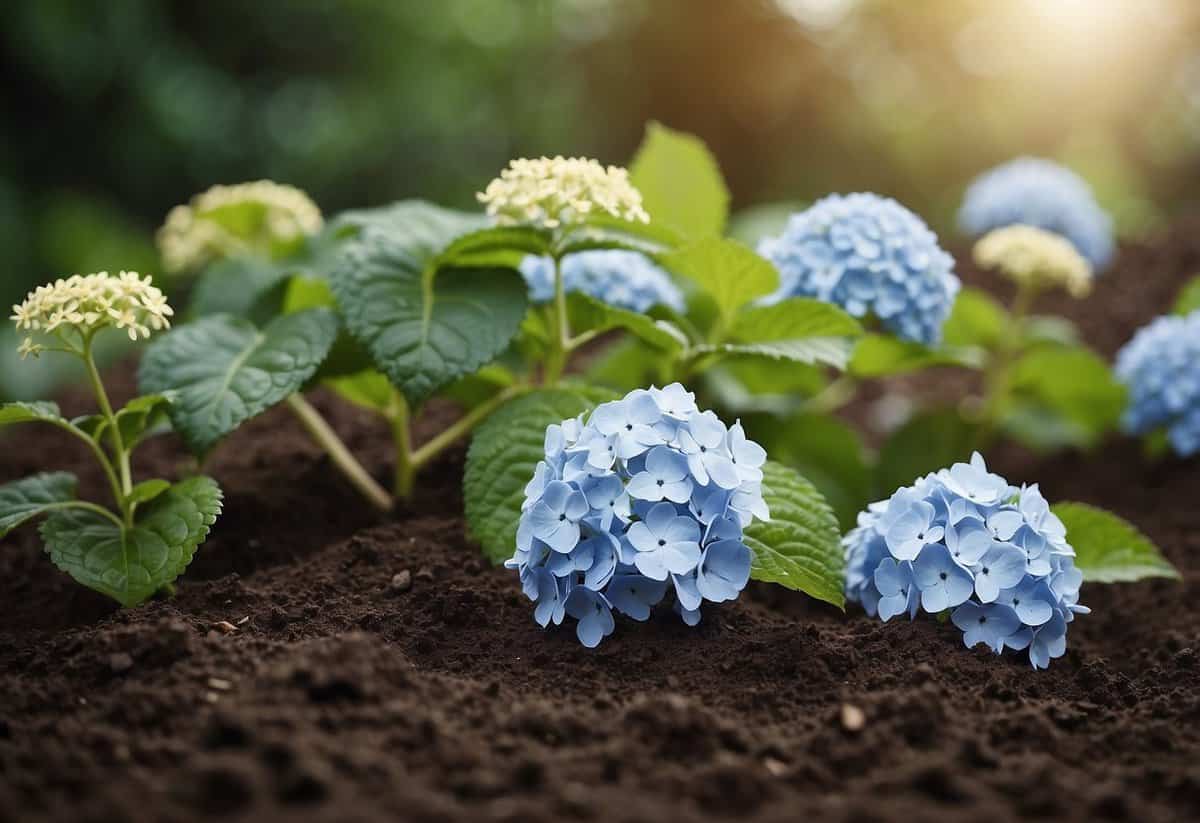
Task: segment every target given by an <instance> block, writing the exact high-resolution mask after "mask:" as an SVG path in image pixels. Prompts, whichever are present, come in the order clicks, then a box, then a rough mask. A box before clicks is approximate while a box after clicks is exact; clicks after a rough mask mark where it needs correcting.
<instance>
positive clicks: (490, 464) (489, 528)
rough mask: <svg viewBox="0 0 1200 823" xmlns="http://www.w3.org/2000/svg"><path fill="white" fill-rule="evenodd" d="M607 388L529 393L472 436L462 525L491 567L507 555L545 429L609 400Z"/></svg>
mask: <svg viewBox="0 0 1200 823" xmlns="http://www.w3.org/2000/svg"><path fill="white" fill-rule="evenodd" d="M614 397H615V395H614V394H613V393H612V392H610V391H608V390H606V389H597V388H594V387H575V388H562V389H545V390H542V391H536V392H532V393H530V394H526V395H523V396H521V397H518V398H516V399H515V400H512V401H510V402H508V403H506V404H505V405H503V406H501V407H500V408H499V409H498V410H496V412H495V413H493V414H492V416H491V417H489V418H488V419H487V421H486V422H485V423H483V424H482V425H481V426H480V427H479V429H478V430H477V431H476V432H475V437H474V439H473V440H472V441H471V447H470V449H469V450H468V451H467V466H466V470H465V473H464V475H463V501H464V503H465V506H466V516H467V526H468V527H469V528H470V530H471V534H472V535H473V536H474V537H475V539H476V540H478V541H479V543H480V545H482V546H483V553H484V554H485V555H487V557H488V558H489V559H490V560H491V561H492V562H493V563H500V562H502V561H504V560H506V559H507V558H509V557H511V556H512V553H513V551H514V550H515V548H516V539H517V521H518V520H520V518H521V503H522V502H523V501H524V499H525V485H526V484H527V483H528V482H529V481H530V479H531V478H532V477H533V471H534V469H535V468H537V464H538V461H540V460H541V459H542V458H543V456H544V451H543V446H544V441H545V437H546V427H547V426H549V425H550V424H552V423H561V422H562V421H563V420H566V419H568V418H571V417H575V416H577V415H579V414H580V413H582V412H585V411H587V410H589V409H591V408H593V407H594V406H596V405H597V404H599V403H603V402H605V401H608V400H612V399H614Z"/></svg>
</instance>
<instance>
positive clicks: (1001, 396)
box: [979, 284, 1037, 447]
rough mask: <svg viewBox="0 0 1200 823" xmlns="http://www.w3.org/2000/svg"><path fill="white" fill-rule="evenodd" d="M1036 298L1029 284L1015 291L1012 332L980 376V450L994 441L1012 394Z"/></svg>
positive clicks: (1011, 314) (997, 349)
mask: <svg viewBox="0 0 1200 823" xmlns="http://www.w3.org/2000/svg"><path fill="white" fill-rule="evenodd" d="M1036 297H1037V289H1036V288H1034V287H1033V286H1030V285H1028V284H1022V285H1020V286H1018V287H1017V294H1016V297H1014V298H1013V303H1012V308H1011V310H1010V317H1011V328H1010V329H1009V331H1008V333H1007V334H1005V335H1003V336H1002V337H1001V338H1000V342H999V344H998V345H997V347H996V351H995V352H994V354H993V356H992V358H991V360H990V362H989V363H988V365H987V369H986V371H985V372H984V375H983V385H984V393H983V406H982V409H983V422H982V426H981V428H980V432H979V440H980V446H981V447H986V446H987V445H988V444H990V443H991V442H992V440H993V439H994V438H995V435H996V431H997V429H998V428H999V427H1000V421H1001V420H1002V419H1003V417H1004V414H1005V412H1006V410H1007V409H1008V404H1009V400H1010V397H1009V395H1010V394H1011V390H1012V379H1011V378H1012V374H1011V372H1012V367H1013V362H1014V360H1015V359H1016V356H1017V354H1018V353H1019V352H1020V350H1021V346H1022V342H1023V340H1024V337H1025V321H1026V318H1027V317H1028V315H1029V310H1030V308H1031V307H1032V306H1033V301H1034V298H1036Z"/></svg>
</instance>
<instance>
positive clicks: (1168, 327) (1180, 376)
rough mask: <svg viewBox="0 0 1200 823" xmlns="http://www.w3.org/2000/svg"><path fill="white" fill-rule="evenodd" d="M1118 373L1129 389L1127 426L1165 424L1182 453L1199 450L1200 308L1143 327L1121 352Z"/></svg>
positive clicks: (1152, 428)
mask: <svg viewBox="0 0 1200 823" xmlns="http://www.w3.org/2000/svg"><path fill="white" fill-rule="evenodd" d="M1116 374H1117V378H1118V379H1119V380H1120V381H1121V382H1122V383H1124V384H1125V385H1126V386H1127V387H1128V389H1129V406H1128V408H1127V409H1126V410H1125V415H1124V417H1123V418H1122V421H1121V422H1122V425H1123V426H1124V428H1125V430H1126V431H1128V432H1130V433H1132V434H1139V435H1144V434H1152V433H1154V432H1159V431H1162V430H1164V429H1165V430H1166V433H1167V439H1168V441H1169V442H1170V444H1171V447H1172V448H1173V449H1174V450H1175V452H1176V453H1177V454H1179V455H1180V456H1182V457H1190V456H1191V455H1194V454H1196V453H1197V452H1200V310H1197V311H1193V312H1192V313H1191V314H1188V315H1185V316H1170V317H1159V318H1158V319H1156V320H1154V321H1153V322H1151V323H1150V324H1149V325H1147V326H1145V327H1144V328H1142V329H1140V330H1139V331H1138V332H1137V334H1135V335H1134V337H1133V339H1132V340H1130V341H1129V342H1128V343H1126V344H1125V346H1124V348H1122V349H1121V351H1120V352H1119V353H1118V354H1117V364H1116Z"/></svg>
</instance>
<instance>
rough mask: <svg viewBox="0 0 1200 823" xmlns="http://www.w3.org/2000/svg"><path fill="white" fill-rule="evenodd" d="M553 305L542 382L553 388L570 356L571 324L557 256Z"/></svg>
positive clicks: (555, 258) (555, 259) (560, 266)
mask: <svg viewBox="0 0 1200 823" xmlns="http://www.w3.org/2000/svg"><path fill="white" fill-rule="evenodd" d="M553 259H554V303H553V309H552V310H551V313H550V316H551V328H549V329H547V331H548V332H549V336H550V350H549V351H548V352H547V353H546V369H545V371H544V373H543V375H542V382H543V383H544V384H545V385H547V386H553V385H555V384H557V383H558V381H559V379H561V378H562V374H563V371H564V370H565V369H566V367H567V355H568V354H570V343H571V322H570V319H569V318H568V317H567V290H566V287H565V286H564V285H563V276H562V265H561V261H560V260H559V258H558V256H557V255H555V256H554V258H553Z"/></svg>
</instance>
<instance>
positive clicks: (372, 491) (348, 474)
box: [287, 393, 392, 512]
mask: <svg viewBox="0 0 1200 823" xmlns="http://www.w3.org/2000/svg"><path fill="white" fill-rule="evenodd" d="M287 404H288V407H289V408H290V409H291V410H292V412H293V413H294V414H295V415H296V417H297V418H298V419H299V420H300V424H301V425H302V426H304V429H305V430H306V431H307V432H308V434H309V436H310V437H312V439H313V440H314V441H315V442H316V444H317V445H318V446H320V447H321V448H322V449H324V450H325V452H326V454H328V455H329V458H330V459H331V460H332V461H333V465H334V466H336V467H337V469H338V471H340V472H341V473H342V475H343V476H344V477H345V478H346V479H347V480H348V481H350V484H351V485H352V486H354V488H355V489H357V490H358V492H359V493H360V494H362V496H363V497H365V498H366V499H367V502H369V503H370V504H371V505H372V506H374V507H375V508H377V509H379V510H380V511H384V512H387V511H391V510H392V498H391V495H389V494H388V493H387V491H386V490H385V489H384V488H383V487H382V486H380V485H379V484H378V483H376V482H375V478H373V477H371V475H370V473H369V472H368V471H367V470H366V469H364V468H363V466H362V464H361V463H359V462H358V460H357V459H356V458H355V457H354V455H353V454H351V453H350V450H349V449H348V448H346V444H345V443H343V442H342V439H341V438H340V437H338V436H337V432H335V431H334V430H333V429H332V428H331V427H330V425H329V423H327V422H326V421H325V418H324V417H322V416H321V413H320V412H319V411H317V410H316V409H315V408H313V407H312V405H311V404H310V403H309V402H308V401H307V400H305V399H304V397H303V396H302V395H301V394H299V393H297V394H293V395H292V396H291V397H289V398H288V399H287Z"/></svg>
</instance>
